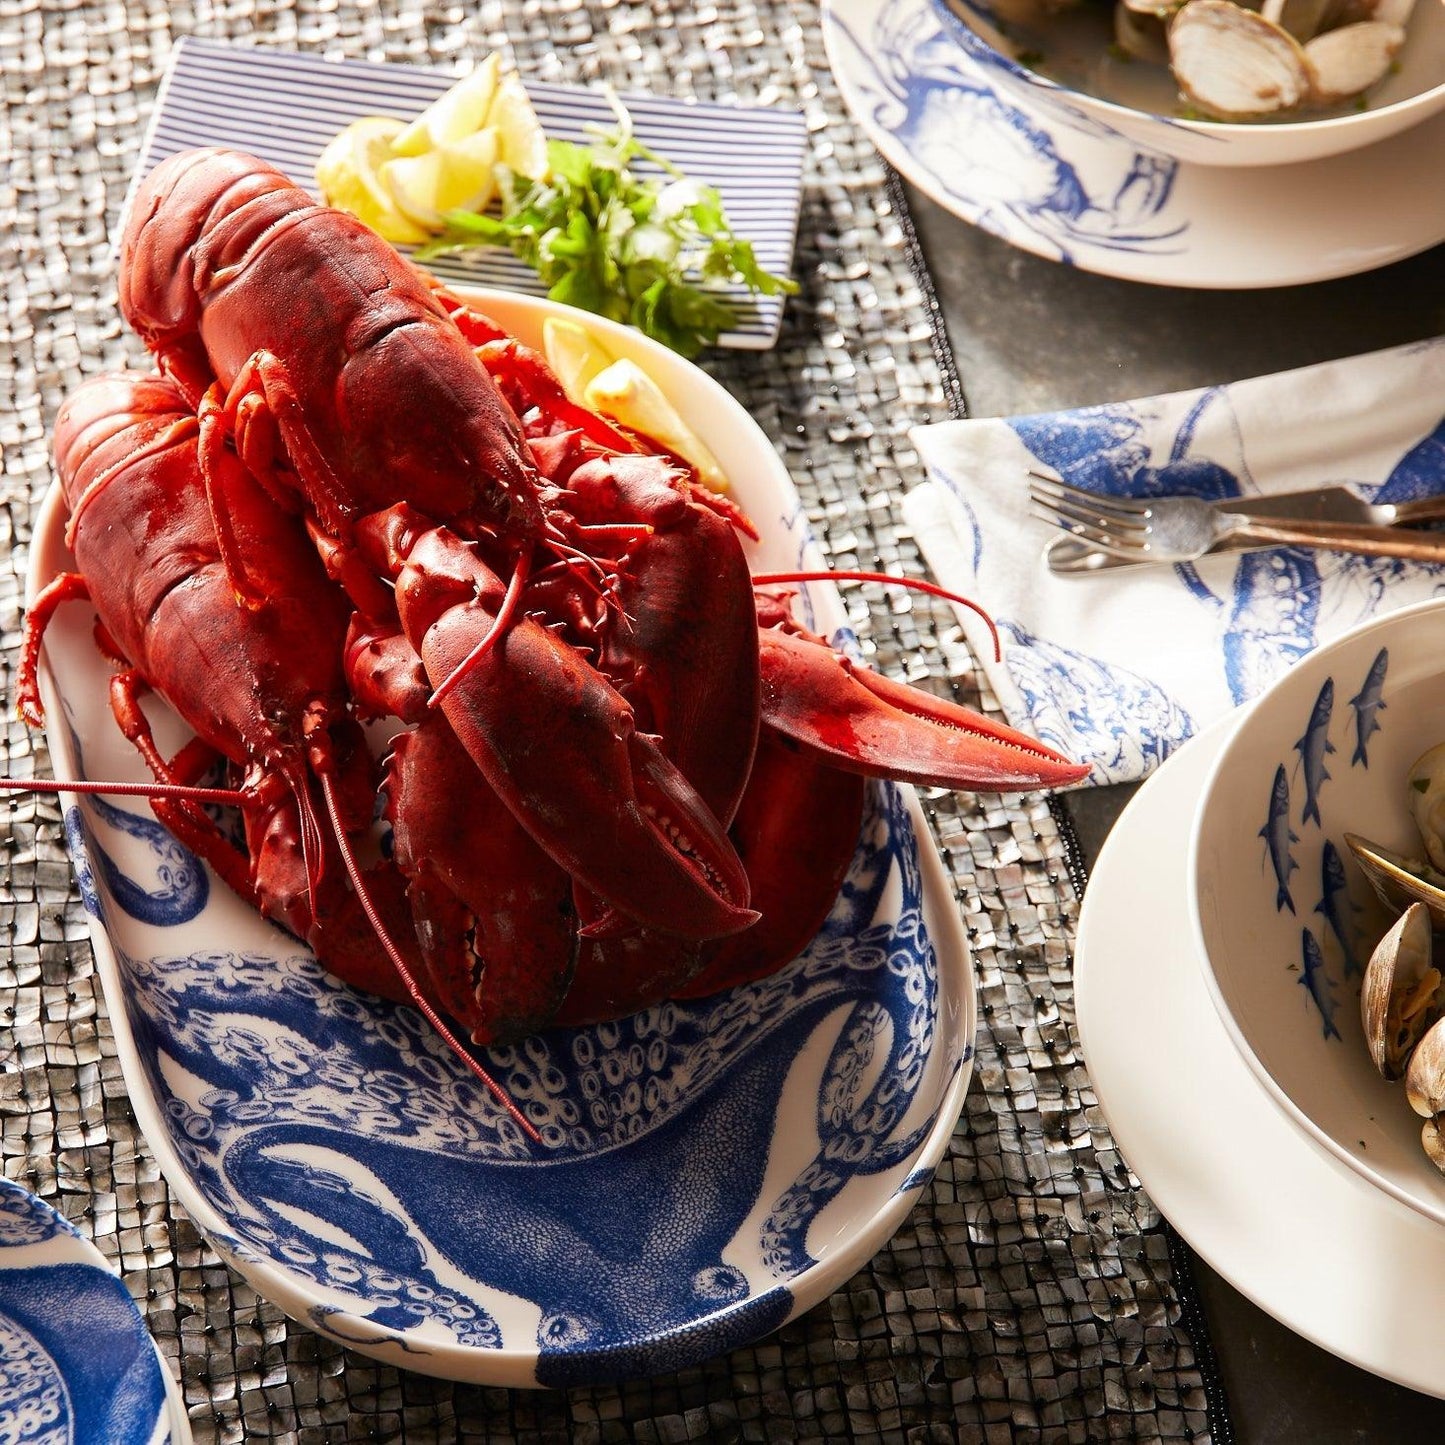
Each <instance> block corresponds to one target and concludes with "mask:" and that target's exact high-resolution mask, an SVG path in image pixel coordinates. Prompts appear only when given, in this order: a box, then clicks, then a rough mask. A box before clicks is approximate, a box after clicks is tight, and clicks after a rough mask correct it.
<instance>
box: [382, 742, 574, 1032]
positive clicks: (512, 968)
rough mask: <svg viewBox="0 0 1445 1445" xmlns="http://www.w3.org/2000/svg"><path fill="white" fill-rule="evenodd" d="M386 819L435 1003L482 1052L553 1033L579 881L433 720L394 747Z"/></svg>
mask: <svg viewBox="0 0 1445 1445" xmlns="http://www.w3.org/2000/svg"><path fill="white" fill-rule="evenodd" d="M392 749H393V751H392V756H391V761H390V763H389V765H388V770H387V788H386V791H387V799H388V801H387V816H388V817H389V818H390V819H391V823H392V827H393V838H394V842H395V857H396V861H397V865H398V867H399V868H400V869H401V871H402V873H403V874H404V875H405V876H406V879H407V896H408V898H409V900H410V902H411V907H412V915H413V918H414V919H415V922H416V934H417V939H418V941H419V943H420V945H421V952H422V957H423V960H424V972H422V973H421V974H420V975H419V977H418V981H419V982H420V983H421V985H422V988H423V989H424V991H425V992H426V993H427V994H428V995H429V996H430V997H431V999H432V1001H433V1002H434V1003H437V1004H439V1005H440V1006H441V1007H442V1008H443V1009H444V1010H445V1011H446V1012H447V1013H448V1014H450V1015H451V1017H452V1018H454V1019H456V1020H458V1022H460V1023H461V1024H462V1025H464V1026H465V1028H466V1030H467V1032H468V1034H469V1035H470V1036H471V1038H472V1041H473V1042H474V1043H482V1044H485V1043H509V1042H511V1041H513V1040H515V1039H518V1038H523V1037H525V1036H526V1035H527V1034H530V1033H535V1032H536V1030H537V1029H539V1028H543V1027H545V1026H546V1025H547V1024H548V1022H549V1021H550V1020H551V1018H552V1016H553V1015H554V1014H555V1013H556V1011H557V1008H558V1005H559V1004H560V1003H561V1002H562V998H563V996H564V995H565V994H566V992H567V986H568V984H569V983H570V982H571V979H572V970H573V967H574V965H575V963H576V958H577V940H576V937H575V933H574V930H573V918H572V911H571V880H570V879H569V878H568V877H567V875H566V874H565V873H564V872H563V871H562V869H560V868H559V867H558V866H557V865H556V864H555V863H554V862H553V861H552V860H551V859H550V858H548V857H547V855H546V854H545V853H544V852H543V851H542V849H541V848H539V847H538V846H537V844H536V843H534V842H533V841H532V839H531V838H530V837H528V836H527V834H526V833H525V832H524V831H523V829H522V827H521V825H520V824H519V823H518V822H517V821H516V820H515V819H514V818H513V817H512V815H511V813H510V812H509V811H508V810H507V809H506V808H504V807H503V806H502V803H501V801H500V800H499V799H498V797H497V795H496V793H495V792H493V791H492V789H491V788H489V787H488V786H487V783H486V781H485V780H484V779H483V777H482V775H481V773H480V772H479V771H478V770H477V767H476V765H475V764H474V763H473V762H472V760H471V758H470V757H468V756H467V753H466V751H465V750H464V749H463V748H462V746H461V744H460V743H459V742H458V741H457V739H456V737H455V735H454V734H453V733H452V730H451V728H450V727H449V726H448V724H447V722H446V719H445V718H443V717H440V716H438V715H436V714H433V715H432V716H431V717H430V718H428V719H427V720H426V721H425V722H423V723H422V724H421V725H420V726H419V727H418V728H416V729H414V730H413V731H411V732H407V733H402V734H401V735H400V736H399V737H398V738H397V739H396V740H395V741H394V743H393V745H392Z"/></svg>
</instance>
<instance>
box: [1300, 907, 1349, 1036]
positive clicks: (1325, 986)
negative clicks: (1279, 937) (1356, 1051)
mask: <svg viewBox="0 0 1445 1445" xmlns="http://www.w3.org/2000/svg"><path fill="white" fill-rule="evenodd" d="M1300 942H1301V944H1302V946H1303V950H1304V961H1303V964H1302V965H1301V968H1300V976H1299V981H1300V986H1301V987H1302V988H1303V989H1304V991H1305V992H1306V993H1307V994H1309V996H1310V998H1311V999H1313V1000H1314V1005H1315V1007H1316V1008H1317V1009H1318V1010H1319V1011H1320V1019H1321V1021H1322V1022H1323V1024H1324V1027H1325V1037H1326V1038H1327V1039H1328V1038H1336V1039H1337V1038H1339V1036H1340V1031H1339V1029H1337V1028H1336V1027H1335V1010H1336V1009H1337V1008H1339V1001H1338V1000H1337V999H1336V998H1335V989H1334V984H1333V983H1331V982H1330V978H1329V975H1328V974H1326V973H1325V956H1324V954H1323V953H1321V952H1320V946H1319V944H1318V943H1317V942H1316V941H1315V936H1314V934H1313V933H1311V932H1310V931H1309V929H1308V928H1306V929H1302V930H1301V936H1300Z"/></svg>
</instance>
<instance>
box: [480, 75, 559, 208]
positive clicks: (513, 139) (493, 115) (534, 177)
mask: <svg viewBox="0 0 1445 1445" xmlns="http://www.w3.org/2000/svg"><path fill="white" fill-rule="evenodd" d="M486 123H487V125H489V126H490V127H492V129H494V130H495V131H496V132H497V158H498V159H499V160H500V161H501V163H502V164H503V165H504V166H506V167H507V168H508V169H509V170H511V171H514V172H515V173H516V174H517V175H519V176H525V177H526V178H527V179H528V180H529V181H540V180H541V179H543V177H544V176H546V174H547V171H548V165H547V136H546V133H545V132H544V131H543V129H542V124H541V122H540V121H539V120H538V119H537V112H536V111H535V110H533V109H532V102H531V101H530V100H529V99H528V98H527V92H526V90H525V88H524V87H523V85H522V82H521V79H520V77H519V76H518V75H517V72H516V71H514V70H512V71H508V72H507V74H506V75H504V76H503V77H502V78H501V80H500V81H499V82H498V83H497V91H496V94H495V95H494V96H493V97H492V102H491V106H490V108H489V109H488V111H487V122H486Z"/></svg>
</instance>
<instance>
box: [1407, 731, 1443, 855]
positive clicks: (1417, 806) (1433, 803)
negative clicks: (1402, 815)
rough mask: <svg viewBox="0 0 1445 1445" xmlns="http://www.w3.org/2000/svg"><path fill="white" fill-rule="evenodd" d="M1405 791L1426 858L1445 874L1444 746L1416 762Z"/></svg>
mask: <svg viewBox="0 0 1445 1445" xmlns="http://www.w3.org/2000/svg"><path fill="white" fill-rule="evenodd" d="M1405 791H1406V792H1407V794H1408V795H1409V798H1410V816H1411V817H1412V818H1414V820H1415V826H1416V827H1417V828H1418V829H1419V830H1420V840H1421V842H1423V843H1424V845H1425V852H1426V855H1427V856H1428V857H1429V859H1430V863H1431V865H1432V866H1433V867H1434V868H1437V869H1440V870H1442V871H1445V743H1437V744H1436V745H1435V746H1434V747H1433V748H1430V749H1429V750H1428V751H1427V752H1423V753H1421V754H1420V756H1419V757H1418V758H1416V759H1415V761H1414V763H1412V764H1411V766H1410V776H1409V778H1408V779H1407V780H1406V784H1405Z"/></svg>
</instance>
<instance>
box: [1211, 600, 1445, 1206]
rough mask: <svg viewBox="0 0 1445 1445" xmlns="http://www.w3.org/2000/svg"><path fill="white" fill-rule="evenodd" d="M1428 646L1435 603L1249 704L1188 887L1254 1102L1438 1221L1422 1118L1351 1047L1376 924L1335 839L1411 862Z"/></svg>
mask: <svg viewBox="0 0 1445 1445" xmlns="http://www.w3.org/2000/svg"><path fill="white" fill-rule="evenodd" d="M1442 643H1445V598H1440V599H1432V600H1430V601H1427V602H1421V603H1418V604H1416V605H1414V606H1412V607H1406V608H1402V609H1401V610H1399V611H1397V612H1391V613H1387V614H1385V615H1384V616H1382V617H1377V618H1375V619H1373V620H1372V621H1370V622H1367V623H1365V624H1363V625H1361V626H1359V627H1356V628H1354V629H1353V630H1351V631H1349V632H1347V633H1344V634H1343V635H1341V636H1340V637H1339V638H1337V639H1336V640H1334V641H1332V642H1330V643H1327V644H1326V645H1325V646H1323V647H1321V648H1319V649H1318V650H1317V651H1315V652H1312V653H1310V654H1309V655H1308V656H1306V657H1304V658H1303V659H1301V660H1300V661H1299V662H1298V663H1296V664H1295V666H1294V667H1292V668H1291V669H1290V670H1289V672H1287V673H1286V674H1285V675H1284V676H1283V677H1282V678H1281V679H1280V680H1279V681H1278V682H1277V683H1275V685H1274V686H1273V687H1272V688H1271V689H1270V690H1269V691H1268V692H1266V693H1264V694H1263V695H1262V696H1261V697H1260V698H1259V699H1258V700H1257V701H1255V702H1254V703H1253V704H1252V705H1250V706H1249V707H1248V708H1247V709H1246V710H1245V712H1244V714H1243V715H1242V717H1241V718H1240V720H1239V725H1238V727H1237V728H1236V729H1235V731H1234V732H1233V733H1232V735H1231V736H1230V738H1229V741H1228V742H1227V743H1226V745H1225V747H1224V749H1223V751H1222V753H1221V754H1220V756H1219V759H1218V761H1217V762H1216V764H1215V766H1214V769H1213V771H1212V772H1211V774H1210V776H1209V779H1208V782H1207V783H1206V785H1205V789H1204V793H1203V796H1202V798H1201V801H1200V804H1199V809H1198V812H1197V814H1196V815H1195V819H1194V829H1193V836H1192V839H1191V845H1190V858H1189V887H1190V903H1191V913H1192V915H1193V919H1194V924H1195V928H1196V930H1197V935H1198V941H1199V945H1200V948H1199V953H1200V960H1201V964H1202V966H1203V968H1204V973H1205V979H1206V981H1207V983H1208V986H1209V990H1210V992H1211V994H1212V995H1213V998H1214V1002H1215V1006H1216V1008H1217V1009H1218V1011H1219V1015H1220V1017H1221V1018H1222V1019H1223V1021H1224V1024H1225V1027H1226V1029H1227V1030H1228V1032H1229V1034H1230V1037H1231V1038H1232V1039H1233V1040H1234V1042H1235V1044H1236V1045H1237V1046H1238V1048H1239V1050H1240V1052H1241V1054H1242V1055H1243V1056H1244V1058H1245V1060H1246V1062H1247V1063H1248V1064H1249V1066H1250V1067H1251V1068H1252V1069H1253V1070H1254V1072H1255V1074H1256V1075H1257V1076H1258V1077H1259V1079H1260V1081H1261V1082H1262V1083H1263V1084H1264V1086H1265V1088H1266V1089H1267V1090H1268V1092H1269V1093H1270V1095H1271V1096H1272V1097H1273V1098H1274V1099H1275V1100H1276V1101H1277V1102H1278V1103H1279V1105H1280V1106H1281V1107H1282V1108H1283V1109H1284V1111H1285V1112H1286V1114H1287V1115H1288V1116H1289V1117H1290V1118H1291V1119H1293V1120H1294V1121H1295V1122H1296V1123H1297V1124H1298V1125H1299V1126H1300V1127H1301V1128H1302V1129H1303V1130H1304V1131H1305V1132H1306V1133H1307V1134H1308V1135H1309V1136H1310V1138H1312V1139H1314V1140H1315V1141H1316V1142H1317V1143H1318V1144H1319V1145H1321V1146H1322V1147H1323V1148H1325V1149H1327V1150H1328V1151H1329V1152H1330V1153H1332V1154H1333V1155H1334V1156H1335V1157H1336V1158H1338V1159H1341V1160H1343V1161H1344V1162H1345V1163H1346V1164H1348V1165H1349V1166H1350V1167H1351V1168H1352V1169H1354V1170H1355V1171H1356V1172H1357V1173H1358V1174H1360V1175H1361V1176H1362V1177H1363V1178H1365V1179H1368V1180H1369V1181H1370V1182H1371V1183H1373V1184H1375V1185H1377V1186H1378V1187H1379V1188H1381V1189H1383V1190H1385V1191H1386V1192H1387V1193H1389V1194H1391V1195H1393V1196H1394V1197H1395V1198H1396V1199H1399V1200H1401V1201H1403V1202H1404V1203H1406V1204H1408V1205H1410V1206H1411V1207H1413V1208H1415V1209H1418V1210H1420V1211H1421V1212H1422V1213H1425V1214H1427V1215H1429V1216H1431V1217H1432V1218H1434V1219H1438V1220H1440V1221H1441V1222H1442V1223H1445V1175H1442V1174H1441V1173H1440V1171H1439V1170H1437V1169H1436V1168H1435V1166H1434V1165H1433V1164H1432V1163H1430V1161H1429V1160H1428V1159H1427V1158H1426V1156H1425V1153H1424V1151H1423V1150H1422V1148H1421V1147H1420V1125H1421V1122H1422V1121H1421V1120H1420V1119H1419V1118H1418V1117H1417V1116H1416V1115H1415V1114H1414V1113H1413V1112H1412V1110H1411V1109H1410V1106H1409V1104H1408V1103H1407V1102H1406V1100H1405V1093H1404V1088H1403V1086H1402V1085H1400V1084H1391V1083H1387V1082H1386V1081H1385V1080H1384V1079H1383V1078H1381V1077H1380V1075H1379V1074H1378V1073H1377V1072H1376V1070H1375V1066H1374V1064H1373V1063H1372V1062H1371V1061H1370V1056H1369V1052H1368V1049H1367V1048H1366V1044H1365V1038H1364V1032H1363V1028H1362V1025H1361V1022H1360V980H1361V975H1362V972H1363V969H1364V965H1365V963H1366V962H1367V961H1368V959H1369V956H1370V952H1371V950H1372V949H1373V947H1374V945H1375V943H1376V942H1377V941H1378V940H1379V938H1380V936H1381V935H1382V934H1383V933H1384V931H1385V928H1386V926H1387V924H1388V922H1389V916H1388V915H1387V914H1386V913H1385V912H1384V911H1383V910H1382V908H1381V906H1380V904H1379V902H1378V900H1377V899H1376V898H1375V896H1374V893H1373V891H1372V889H1371V888H1370V885H1369V883H1368V882H1367V881H1366V879H1365V878H1364V875H1363V874H1362V873H1361V872H1360V869H1359V866H1358V864H1357V863H1356V862H1355V860H1354V858H1353V856H1352V855H1351V854H1350V852H1349V849H1348V848H1347V847H1346V845H1345V834H1346V833H1358V834H1360V835H1361V836H1363V837H1365V838H1368V839H1370V840H1371V841H1373V842H1376V843H1380V844H1383V845H1384V846H1385V847H1387V848H1391V849H1395V850H1397V851H1399V852H1401V853H1405V854H1409V853H1418V852H1419V848H1420V845H1419V841H1418V833H1417V831H1416V828H1415V823H1414V821H1413V819H1412V817H1411V813H1410V805H1409V795H1408V792H1407V786H1406V780H1407V776H1408V773H1409V769H1410V766H1411V764H1412V763H1414V761H1415V760H1416V759H1417V758H1418V757H1419V756H1420V755H1421V754H1422V753H1423V752H1425V751H1426V749H1428V748H1430V747H1432V746H1434V745H1435V744H1436V743H1439V742H1441V741H1445V648H1442ZM1216 1162H1217V1163H1218V1165H1219V1166H1220V1167H1228V1166H1227V1161H1223V1160H1220V1161H1216Z"/></svg>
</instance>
